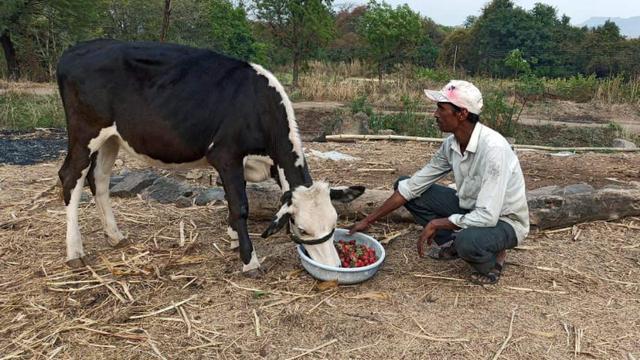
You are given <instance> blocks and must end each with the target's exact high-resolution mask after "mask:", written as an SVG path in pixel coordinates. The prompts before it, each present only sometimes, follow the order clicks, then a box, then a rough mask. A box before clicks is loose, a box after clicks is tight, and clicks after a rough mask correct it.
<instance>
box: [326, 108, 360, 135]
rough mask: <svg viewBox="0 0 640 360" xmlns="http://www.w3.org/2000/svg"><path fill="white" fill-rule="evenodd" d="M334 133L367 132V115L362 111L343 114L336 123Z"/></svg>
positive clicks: (356, 133) (357, 133) (352, 133)
mask: <svg viewBox="0 0 640 360" xmlns="http://www.w3.org/2000/svg"><path fill="white" fill-rule="evenodd" d="M333 133H334V134H351V135H354V134H355V135H363V134H368V133H369V116H368V115H367V114H365V113H363V112H359V113H356V114H354V115H345V116H344V117H342V119H341V120H340V121H338V123H337V124H336V127H335V128H334V131H333Z"/></svg>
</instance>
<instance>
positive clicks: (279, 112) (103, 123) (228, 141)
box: [57, 39, 364, 273]
mask: <svg viewBox="0 0 640 360" xmlns="http://www.w3.org/2000/svg"><path fill="white" fill-rule="evenodd" d="M57 82H58V87H59V91H60V96H61V98H62V103H63V107H64V111H65V115H66V121H67V132H68V139H69V143H68V152H67V155H66V158H65V160H64V163H63V164H62V167H61V168H60V170H59V172H58V175H59V177H60V181H61V184H62V193H63V198H64V203H65V205H66V215H67V235H66V245H67V264H68V265H69V266H70V267H81V266H84V265H85V264H86V260H87V259H86V257H85V253H84V250H83V246H82V239H81V234H80V230H79V228H78V203H79V201H80V195H81V193H82V188H83V186H84V184H85V179H86V180H87V182H88V183H89V187H90V189H91V192H92V194H93V195H94V197H95V202H96V208H97V210H98V213H99V215H100V218H101V221H102V224H103V227H104V232H105V235H106V237H107V238H108V239H109V242H110V244H111V245H112V246H122V245H125V244H127V243H128V240H127V239H126V238H125V236H124V235H123V234H122V233H121V232H120V230H119V229H118V226H117V224H116V221H115V218H114V215H113V211H112V208H111V204H110V201H109V179H110V174H111V170H112V167H113V164H114V161H115V159H116V156H117V154H118V151H119V149H120V148H123V149H125V150H126V151H127V152H129V153H130V154H132V155H133V156H134V157H136V158H139V159H143V160H145V161H147V162H149V163H151V164H152V165H155V166H161V167H165V168H167V167H168V168H194V167H208V166H213V167H214V168H215V169H216V170H217V172H218V173H219V176H220V179H221V181H222V183H223V187H224V191H225V196H226V199H227V203H228V209H229V217H228V222H229V223H228V226H229V227H228V233H229V235H230V236H231V237H232V238H235V239H237V241H238V243H239V251H240V258H241V260H242V263H243V266H242V271H243V272H245V273H256V272H259V269H260V263H259V261H258V257H257V255H256V253H255V251H254V249H253V245H252V243H251V240H250V238H249V232H248V230H247V216H248V214H249V207H248V202H247V195H246V189H245V187H246V179H248V180H250V181H262V180H265V179H266V178H268V177H273V178H275V179H276V181H277V182H278V183H279V185H280V187H281V189H282V192H283V195H282V197H281V207H280V208H279V210H278V211H277V213H276V214H275V216H274V218H273V220H272V222H271V223H270V225H269V226H268V228H267V229H266V230H265V231H264V232H263V234H262V236H263V237H268V236H270V235H272V234H274V233H276V232H277V231H279V230H280V229H282V228H283V227H284V225H285V224H289V225H290V226H289V227H290V229H291V238H292V239H293V240H294V241H296V242H298V243H300V244H302V245H303V246H304V247H305V249H306V250H307V252H308V253H309V255H310V256H311V257H312V258H313V259H314V260H316V261H318V262H320V263H322V264H325V265H332V266H339V263H340V261H339V257H338V254H337V251H336V249H335V247H334V246H333V231H334V229H335V227H336V221H337V214H336V210H335V208H334V207H333V205H332V203H331V201H332V200H337V201H343V202H346V201H351V200H353V199H355V198H357V197H358V196H360V195H361V194H362V193H363V192H364V187H362V186H352V187H342V188H336V189H332V188H330V187H329V186H328V184H326V183H324V182H314V181H313V180H312V178H311V176H310V173H309V169H308V166H307V162H306V160H305V157H304V153H303V148H302V141H301V138H300V135H299V132H298V127H297V124H296V120H295V114H294V111H293V107H292V104H291V101H290V100H289V98H288V96H287V94H286V93H285V90H284V88H283V86H282V85H281V83H280V82H279V81H278V80H277V79H276V78H275V76H274V75H273V74H271V73H270V72H268V71H267V70H265V69H264V68H263V67H262V66H260V65H257V64H253V63H249V62H245V61H241V60H237V59H233V58H230V57H227V56H224V55H221V54H217V53H215V52H213V51H210V50H205V49H197V48H192V47H187V46H181V45H175V44H160V43H153V42H121V41H116V40H107V39H101V40H93V41H89V42H84V43H80V44H78V45H76V46H74V47H72V48H70V49H68V50H66V51H65V52H64V53H63V55H62V56H61V58H60V61H59V63H58V66H57ZM252 158H253V159H254V160H253V161H252V160H251V159H252ZM255 159H262V160H260V161H255ZM245 167H246V168H247V171H245ZM267 168H268V169H267Z"/></svg>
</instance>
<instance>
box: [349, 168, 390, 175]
mask: <svg viewBox="0 0 640 360" xmlns="http://www.w3.org/2000/svg"><path fill="white" fill-rule="evenodd" d="M396 171H398V170H396V169H357V170H356V172H377V173H391V174H393V173H394V172H396Z"/></svg>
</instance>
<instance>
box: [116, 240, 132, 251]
mask: <svg viewBox="0 0 640 360" xmlns="http://www.w3.org/2000/svg"><path fill="white" fill-rule="evenodd" d="M132 244H133V243H132V242H131V241H130V240H129V239H127V238H123V239H120V241H118V242H116V243H115V244H112V245H111V246H113V247H114V248H116V249H119V248H123V247H127V246H130V245H132Z"/></svg>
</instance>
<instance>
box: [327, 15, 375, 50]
mask: <svg viewBox="0 0 640 360" xmlns="http://www.w3.org/2000/svg"><path fill="white" fill-rule="evenodd" d="M366 11H367V7H366V6H356V7H346V8H344V9H342V10H340V11H339V12H338V13H337V14H336V19H335V23H336V36H335V38H334V39H333V41H332V42H331V44H330V45H329V48H328V57H329V59H330V60H331V61H352V60H354V59H357V58H361V57H362V56H363V51H364V46H365V45H364V41H363V39H362V37H360V35H359V34H358V32H357V25H358V23H359V21H360V18H361V17H362V15H363V14H364V13H365V12H366Z"/></svg>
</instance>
